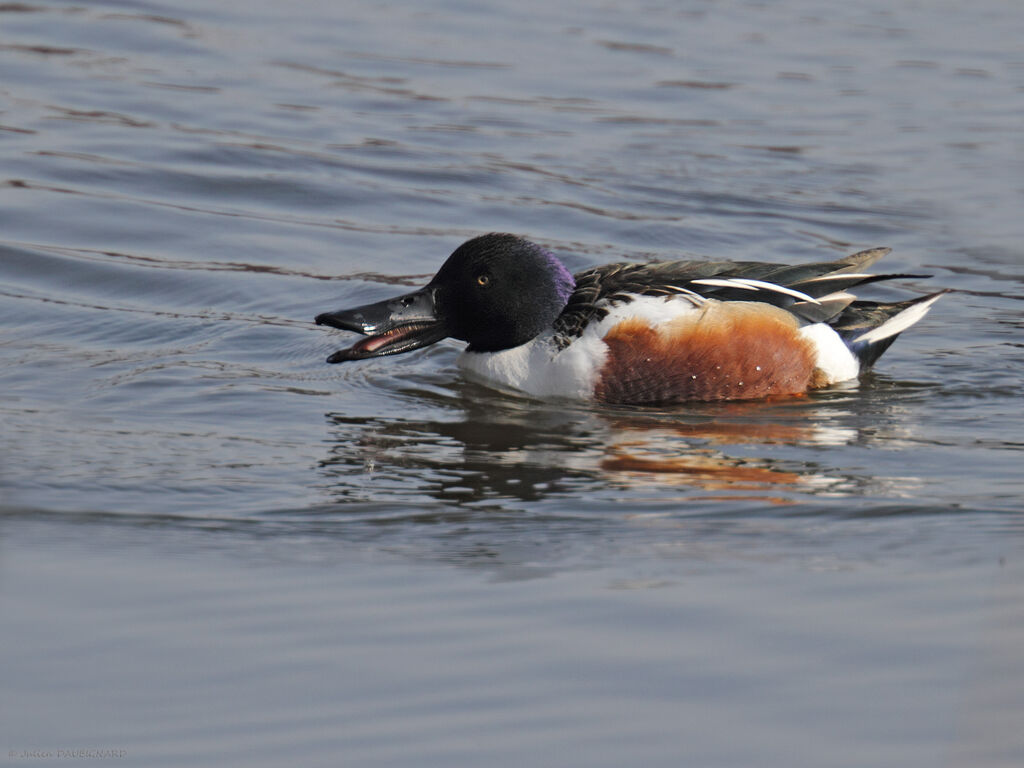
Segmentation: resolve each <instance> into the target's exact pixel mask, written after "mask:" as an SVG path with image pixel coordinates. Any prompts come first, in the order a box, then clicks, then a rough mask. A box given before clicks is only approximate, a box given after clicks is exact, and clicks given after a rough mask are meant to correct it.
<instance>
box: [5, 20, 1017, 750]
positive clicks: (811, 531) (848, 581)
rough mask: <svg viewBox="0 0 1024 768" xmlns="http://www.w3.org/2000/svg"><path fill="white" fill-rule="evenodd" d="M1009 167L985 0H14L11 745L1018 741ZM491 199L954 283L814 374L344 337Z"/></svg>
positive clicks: (966, 745)
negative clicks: (685, 378)
mask: <svg viewBox="0 0 1024 768" xmlns="http://www.w3.org/2000/svg"><path fill="white" fill-rule="evenodd" d="M1022 203H1024V11H1021V10H1020V9H1019V8H1018V7H1017V5H1016V4H1014V3H1009V2H1001V1H1000V0H981V1H980V2H975V3H971V4H963V3H959V2H951V1H949V2H941V1H936V2H930V3H915V2H911V0H898V1H897V2H880V1H876V0H869V2H865V3H857V4H845V5H841V4H835V3H824V2H821V0H803V1H801V0H782V1H781V2H772V3H763V2H731V1H729V0H726V1H724V2H717V3H713V2H698V1H696V0H687V1H686V2H682V3H677V4H675V3H669V4H645V3H640V2H636V1H635V0H612V2H608V3H602V4H589V3H582V2H571V1H569V0H564V1H563V0H556V1H555V2H543V3H542V2H534V1H533V0H525V1H524V2H519V3H515V4H507V3H490V4H465V3H458V2H443V1H442V0H430V1H429V2H415V3H414V2H398V3H388V4H383V3H375V2H358V3H357V2H339V3H332V4H327V3H316V2H309V1H307V0H300V1H299V2H295V3H289V4H285V5H282V4H280V3H271V2H266V1H265V0H256V2H247V3H232V2H229V1H228V0H214V2H206V1H204V2H198V1H197V0H191V1H190V2H178V3H175V4H173V5H171V4H160V3H149V2H89V3H82V4H74V3H62V2H29V3H25V4H21V3H7V4H2V5H0V419H2V432H0V616H2V619H0V679H2V685H0V750H4V752H0V754H4V753H6V755H7V758H8V760H9V761H10V762H11V763H12V764H25V763H29V764H32V763H40V762H44V763H45V762H57V761H66V760H69V759H70V760H86V761H88V762H90V763H91V764H110V765H129V764H131V765H147V766H150V765H186V764H187V765H226V764H235V765H238V764H245V765H266V766H277V765H281V764H301V765H308V766H315V765H324V766H328V765H330V766H336V765H345V766H349V765H351V766H411V765H416V766H422V765H431V766H433V765H438V766H463V765H464V766H478V765H538V766H547V765H550V766H622V765H644V766H679V765H693V766H759V767H760V766H780V767H782V766H786V767H787V768H788V767H792V766H815V767H818V766H851V767H852V766H894V765H899V766H928V768H932V767H933V766H1018V765H1021V764H1024V738H1022V736H1021V733H1022V731H1021V727H1020V726H1021V724H1022V723H1024V694H1022V693H1021V691H1024V685H1022V684H1020V681H1021V680H1022V679H1024V651H1022V650H1021V649H1022V648H1024V588H1022V586H1021V585H1022V577H1024V557H1022V555H1024V546H1022V542H1024V538H1022V536H1024V517H1022V515H1021V512H1022V504H1021V500H1020V499H1021V494H1022V491H1024V479H1022V478H1024V472H1022V449H1024V440H1022V437H1021V435H1022V430H1024V418H1022V415H1021V403H1022V400H1021V395H1022V394H1024V374H1022V371H1024V366H1022V364H1024V333H1022V329H1024V319H1022V314H1021V310H1022V306H1024V305H1022V303H1021V302H1022V299H1024V249H1022V246H1021V243H1022V242H1024V217H1022V216H1021V209H1022ZM488 231H512V232H516V233H519V234H522V235H526V236H528V237H531V238H532V239H534V240H536V241H537V242H540V243H542V244H544V245H545V246H546V247H549V248H551V249H552V250H554V251H556V252H557V253H558V254H559V255H561V256H562V258H563V259H564V260H565V262H566V263H567V264H568V265H569V266H570V267H571V268H573V269H578V268H583V267H586V266H589V265H594V264H600V263H603V262H606V261H614V260H622V259H651V258H682V257H685V258H708V259H722V258H736V259H761V260H769V261H772V260H777V261H793V262H799V261H805V260H806V261H809V260H822V259H829V258H837V257H839V256H841V255H845V254H846V253H850V252H853V251H855V250H858V249H861V248H867V247H874V246H890V247H892V248H893V249H894V250H893V253H892V254H891V255H890V256H889V257H887V261H886V267H887V268H888V269H889V270H891V271H896V272H908V273H915V274H916V273H927V274H931V275H932V277H931V278H930V279H922V278H913V279H908V280H906V281H904V282H903V283H902V285H899V286H895V285H894V286H889V287H885V286H879V287H877V288H876V289H875V290H874V291H873V293H872V297H874V298H880V299H892V300H896V299H902V298H908V297H910V296H913V295H920V294H923V293H925V292H930V291H934V290H937V289H940V288H950V289H953V292H952V293H950V294H949V295H948V296H946V297H945V298H943V300H942V301H941V302H939V304H938V305H936V307H935V309H934V310H933V311H932V313H931V314H930V315H929V316H928V317H927V318H926V319H925V320H924V321H922V322H921V323H920V324H919V325H918V326H916V327H915V328H914V329H913V330H912V331H910V332H908V333H906V334H905V335H904V336H903V337H901V338H900V340H899V341H898V342H897V343H896V344H895V345H894V346H893V348H892V349H891V350H890V351H889V352H888V353H887V354H886V355H885V357H883V358H882V361H881V362H880V364H879V366H878V368H877V370H876V371H875V372H873V373H871V374H869V375H867V376H866V377H865V378H864V379H863V381H862V382H861V384H860V386H859V387H852V388H851V387H845V388H837V389H835V390H831V391H825V392H820V393H816V394H814V395H812V396H810V397H805V398H795V399H789V400H776V401H771V402H761V403H742V404H715V405H694V406H687V407H681V408H673V409H667V410H666V409H613V408H605V407H592V406H587V405H566V404H564V403H548V402H538V401H534V400H530V399H527V398H520V397H515V396H512V395H507V394H499V393H496V392H493V391H491V390H489V389H486V388H483V387H481V386H478V385H475V384H473V383H470V382H468V381H465V380H464V379H462V378H461V377H460V374H459V372H458V369H457V368H456V367H455V363H454V360H455V357H456V355H457V351H458V347H459V344H458V343H457V342H453V341H449V342H444V343H442V344H439V345H436V346H435V347H431V348H429V349H426V350H423V351H421V352H417V353H413V354H410V355H406V356H402V357H397V358H384V359H378V360H370V361H365V362H361V363H358V364H357V363H350V364H346V365H341V366H327V365H325V364H324V362H323V361H324V358H325V357H326V356H327V355H328V354H330V352H332V351H333V350H335V349H338V348H340V347H341V346H344V345H346V343H347V336H346V335H344V334H341V333H339V332H336V331H331V330H327V329H324V328H320V327H316V326H314V325H313V324H312V318H313V316H314V315H316V314H317V313H319V312H321V311H325V310H329V309H335V308H338V307H342V306H345V305H351V304H358V303H364V302H367V301H372V300H375V299H378V298H384V297H386V296H389V295H392V294H394V293H396V292H399V291H403V290H405V288H404V287H405V286H408V285H418V284H421V283H422V282H423V281H424V280H425V279H426V277H427V276H429V275H430V274H432V273H433V271H434V270H435V269H436V268H437V267H438V266H439V265H440V263H441V262H442V261H443V260H444V258H445V257H446V256H447V254H448V253H450V252H451V250H452V249H454V248H455V247H456V246H457V245H458V244H459V243H461V242H462V241H463V240H465V239H467V238H469V237H472V236H474V235H477V234H481V233H484V232H488ZM74 750H91V751H86V752H78V753H76V752H74ZM69 753H70V754H69Z"/></svg>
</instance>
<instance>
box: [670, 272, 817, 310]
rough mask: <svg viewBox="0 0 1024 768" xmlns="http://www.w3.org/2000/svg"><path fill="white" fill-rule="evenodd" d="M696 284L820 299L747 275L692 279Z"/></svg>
mask: <svg viewBox="0 0 1024 768" xmlns="http://www.w3.org/2000/svg"><path fill="white" fill-rule="evenodd" d="M690 282H691V283H693V284H694V285H714V286H718V287H720V288H742V289H743V290H745V291H757V290H765V291H774V292H775V293H783V294H785V295H786V296H793V297H794V298H797V299H800V300H801V301H809V302H811V303H812V304H817V303H818V300H817V299H816V298H814V297H813V296H808V295H807V294H806V293H803V292H802V291H797V290H794V289H793V288H787V287H786V286H784V285H776V284H775V283H766V282H765V281H764V280H751V279H749V278H746V277H728V278H718V277H707V278H704V279H702V280H691V281H690Z"/></svg>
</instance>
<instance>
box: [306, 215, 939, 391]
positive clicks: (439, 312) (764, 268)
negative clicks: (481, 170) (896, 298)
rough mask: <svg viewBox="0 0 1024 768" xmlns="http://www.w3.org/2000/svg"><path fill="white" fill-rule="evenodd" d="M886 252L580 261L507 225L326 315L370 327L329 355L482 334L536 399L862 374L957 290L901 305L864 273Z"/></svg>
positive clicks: (490, 377)
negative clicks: (820, 258) (796, 258)
mask: <svg viewBox="0 0 1024 768" xmlns="http://www.w3.org/2000/svg"><path fill="white" fill-rule="evenodd" d="M888 252H889V249H888V248H875V249H872V250H869V251H861V252H860V253H855V254H853V255H852V256H847V257H846V258H845V259H840V260H838V261H833V262H821V263H816V264H804V265H799V266H785V265H781V264H765V263H761V262H751V261H742V262H732V261H714V262H707V261H667V262H652V263H646V264H631V263H620V264H608V265H606V266H601V267H593V268H591V269H586V270H583V271H582V272H579V273H577V274H575V275H572V274H570V273H569V271H568V270H567V269H566V268H565V266H564V265H563V264H562V263H561V262H560V261H559V260H558V259H557V258H556V257H555V256H554V255H552V254H551V253H550V252H548V251H547V250H545V249H544V248H541V247H540V246H538V245H536V244H534V243H531V242H529V241H528V240H524V239H523V238H520V237H517V236H515V235H509V234H489V235H483V236H482V237H477V238H474V239H472V240H469V241H468V242H466V243H464V244H463V245H461V246H460V247H459V248H458V249H456V250H455V252H454V253H452V255H451V256H450V257H449V258H448V260H447V261H446V262H445V263H444V265H443V266H442V267H441V269H440V271H439V272H438V273H437V274H436V275H435V276H434V278H433V279H432V280H431V281H430V282H429V283H428V284H427V285H426V286H425V287H423V288H421V289H419V290H417V291H413V292H412V293H409V294H406V295H404V296H399V297H398V298H394V299H389V300H387V301H382V302H378V303H375V304H368V305H366V306H362V307H357V308H355V309H347V310H341V311H338V312H326V313H324V314H322V315H318V316H317V318H316V322H317V324H321V325H329V326H333V327H334V328H341V329H343V330H348V331H356V332H357V333H361V334H364V335H365V336H366V338H364V339H360V340H359V341H358V342H356V343H355V344H354V345H353V346H351V347H349V348H348V349H343V350H341V351H339V352H335V353H334V354H333V355H331V356H330V357H329V358H327V362H328V363H341V362H345V361H348V360H362V359H365V358H368V357H380V356H383V355H394V354H398V353H400V352H408V351H410V350H413V349H419V348H421V347H425V346H427V345H429V344H434V343H435V342H438V341H440V340H441V339H444V338H446V337H449V336H451V337H453V338H456V339H461V340H463V341H467V342H469V346H468V347H467V348H466V351H465V352H464V353H463V354H462V356H461V358H460V361H459V362H460V364H461V366H462V367H463V368H464V369H466V370H467V371H468V372H469V373H470V374H471V375H474V376H475V377H477V378H480V379H482V380H484V381H485V382H488V383H491V384H496V385H498V386H501V387H505V388H511V389H515V390H519V391H521V392H525V393H527V394H530V395H535V396H538V397H568V398H575V399H590V400H596V401H599V402H605V403H624V404H625V403H629V404H655V403H678V402H684V401H688V400H735V399H749V398H758V397H765V396H768V395H792V394H800V393H804V392H807V391H809V390H812V389H817V388H820V387H826V386H828V385H830V384H835V383H837V382H841V381H848V380H850V379H855V378H857V376H858V375H859V374H860V372H861V371H862V370H864V369H865V368H867V367H869V366H871V365H872V364H873V363H874V362H875V360H877V359H878V357H879V356H880V355H881V354H882V353H883V352H884V351H885V350H886V349H888V347H889V345H890V344H892V342H893V341H894V340H895V339H896V337H897V336H898V335H899V334H900V333H901V332H902V331H904V330H906V329H907V328H909V327H910V326H912V325H913V324H914V323H916V322H917V321H918V320H920V319H921V318H922V317H924V316H925V314H926V313H927V312H928V310H929V309H930V308H931V306H932V304H934V303H935V301H936V300H937V299H938V298H939V296H941V295H942V293H944V291H940V292H938V293H933V294H930V295H928V296H921V297H919V298H915V299H910V300H908V301H900V302H895V303H891V304H880V303H876V302H869V301H860V300H857V298H856V297H855V296H854V295H853V294H852V293H850V292H849V289H851V288H854V287H855V286H860V285H865V284H867V283H872V282H875V281H878V280H888V279H892V278H897V277H920V275H872V274H867V273H866V272H865V271H864V270H865V269H866V268H867V267H869V266H870V265H871V264H873V263H874V262H876V261H877V260H878V259H880V258H881V257H882V256H884V255H885V254H887V253H888Z"/></svg>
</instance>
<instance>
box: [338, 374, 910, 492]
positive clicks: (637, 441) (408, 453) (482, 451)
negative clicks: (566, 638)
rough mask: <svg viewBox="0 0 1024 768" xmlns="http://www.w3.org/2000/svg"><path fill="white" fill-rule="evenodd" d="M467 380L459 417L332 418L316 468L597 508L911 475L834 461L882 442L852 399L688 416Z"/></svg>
mask: <svg viewBox="0 0 1024 768" xmlns="http://www.w3.org/2000/svg"><path fill="white" fill-rule="evenodd" d="M463 387H465V388H466V390H467V391H466V392H465V393H464V397H461V398H459V401H458V402H459V403H460V409H461V410H462V411H463V412H461V413H459V412H453V411H451V410H446V411H444V412H441V413H439V414H438V417H437V418H435V419H419V418H406V419H402V418H395V417H393V416H387V417H380V418H370V419H366V418H359V417H353V416H348V415H345V414H341V413H336V414H329V415H328V419H329V423H330V424H331V432H332V440H331V447H330V453H329V455H328V457H326V459H325V460H324V461H322V462H321V471H322V472H323V473H324V475H325V477H326V479H327V481H328V486H329V487H330V488H331V489H332V495H334V496H335V497H336V498H338V499H339V500H341V499H348V500H352V499H359V500H364V501H367V500H382V501H383V500H390V501H396V500H397V501H406V502H408V501H416V502H417V503H419V502H422V501H423V500H425V499H433V500H436V501H442V502H445V503H448V504H451V503H454V504H456V505H458V506H460V507H461V506H462V505H463V504H468V503H480V502H487V503H489V504H495V505H498V506H504V504H505V503H507V502H508V501H509V500H518V501H521V502H531V503H532V502H538V501H542V500H544V499H557V498H559V497H562V498H575V499H580V498H584V497H586V498H587V499H588V504H590V503H591V502H594V503H597V502H598V501H599V500H600V499H602V498H605V499H606V500H607V501H609V502H614V500H615V499H617V497H618V491H619V490H621V489H622V488H624V487H634V488H636V487H645V488H650V489H651V490H652V491H654V490H655V489H659V488H660V489H662V490H664V489H672V493H673V494H675V493H677V492H679V491H682V492H683V493H685V495H686V496H687V497H688V498H691V499H695V498H698V497H697V496H695V495H694V494H699V495H700V496H699V498H702V499H703V500H705V501H710V500H713V498H711V497H709V496H707V492H709V491H712V492H715V493H716V494H717V493H718V492H724V491H727V492H728V495H721V496H716V497H715V498H721V499H722V500H723V501H724V500H727V499H731V500H732V501H736V500H737V499H738V498H743V497H747V498H750V497H754V498H758V499H760V500H761V501H764V502H766V503H783V502H784V503H791V502H793V501H795V500H796V498H797V497H799V496H804V497H806V496H845V495H859V494H862V493H864V492H865V491H866V490H867V489H868V488H876V487H879V486H885V487H886V488H890V487H895V486H902V485H904V484H905V483H906V482H911V481H909V480H908V479H907V478H892V477H887V478H875V477H870V476H864V475H859V474H850V473H849V472H847V471H844V470H840V469H837V468H835V467H830V466H829V464H828V461H827V459H826V458H825V457H824V455H823V453H822V451H823V450H826V449H831V448H833V447H836V446H844V445H852V444H855V443H858V442H862V441H864V440H871V439H873V438H874V437H876V436H878V435H885V436H886V438H887V439H888V432H889V427H888V426H887V421H888V419H887V418H886V415H885V412H884V411H878V410H876V411H875V412H874V413H873V414H872V418H871V420H870V424H866V425H865V426H866V427H868V429H867V430H866V431H865V430H862V429H860V428H859V426H858V419H857V417H856V415H855V414H852V413H851V412H849V411H847V410H846V409H845V405H844V404H845V403H846V402H847V400H846V399H845V398H844V399H842V400H841V401H840V400H838V399H837V398H835V397H831V398H829V399H827V400H823V399H820V398H800V399H792V398H790V399H787V400H784V401H773V402H769V403H760V402H759V403H729V404H711V405H697V406H691V407H690V408H689V409H687V412H686V413H683V412H680V411H678V410H675V409H671V410H658V411H647V410H644V411H638V410H635V409H631V410H623V409H618V408H613V409H606V408H581V407H572V406H570V407H568V408H566V407H564V406H558V405H556V404H548V403H537V402H535V401H524V400H519V399H516V398H503V397H501V396H495V397H481V396H480V395H481V393H480V392H479V391H474V390H477V389H478V387H477V386H476V385H474V384H472V383H465V384H464V385H463ZM606 494H610V495H608V496H606ZM737 494H739V495H737ZM652 498H653V497H652Z"/></svg>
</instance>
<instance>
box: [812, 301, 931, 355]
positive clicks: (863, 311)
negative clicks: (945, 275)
mask: <svg viewBox="0 0 1024 768" xmlns="http://www.w3.org/2000/svg"><path fill="white" fill-rule="evenodd" d="M945 293H949V289H945V290H942V291H937V292H935V293H930V294H928V295H927V296H920V297H918V298H916V299H909V300H908V301H897V302H893V303H891V304H881V303H878V302H874V301H855V302H853V303H852V304H850V305H849V306H848V307H846V309H844V310H843V311H842V312H841V313H840V314H839V315H838V316H837V317H836V318H835V319H834V320H831V321H829V325H831V326H832V328H833V329H834V330H835V332H836V333H838V334H839V336H840V337H841V338H842V340H843V341H844V342H846V346H848V347H849V348H850V351H851V352H853V354H854V355H856V357H857V359H858V360H859V361H860V365H861V368H862V369H863V368H870V367H871V366H872V365H874V364H875V361H876V360H877V359H878V358H879V357H881V356H882V353H883V352H885V350H887V349H888V348H889V347H890V345H891V344H892V343H893V342H894V341H896V337H897V336H899V335H900V334H901V333H903V331H905V330H907V328H909V327H910V326H912V325H914V323H916V322H917V321H918V320H920V319H921V318H922V317H924V316H925V315H927V314H928V310H929V309H931V308H932V304H934V303H935V302H936V301H938V300H939V298H940V297H941V296H942V295H943V294H945Z"/></svg>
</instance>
